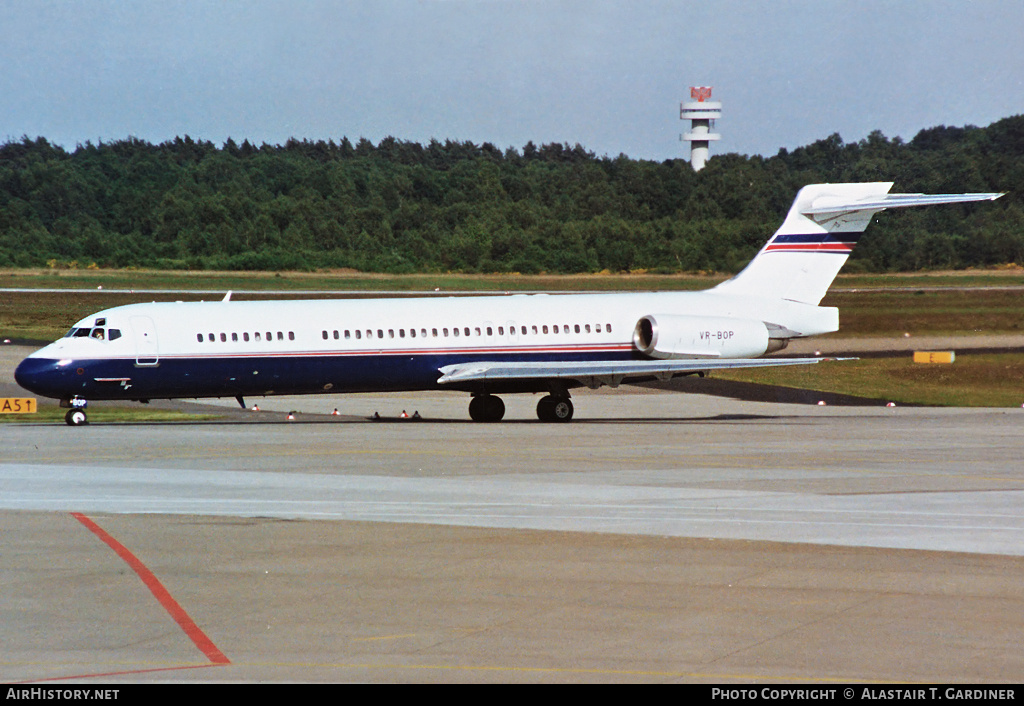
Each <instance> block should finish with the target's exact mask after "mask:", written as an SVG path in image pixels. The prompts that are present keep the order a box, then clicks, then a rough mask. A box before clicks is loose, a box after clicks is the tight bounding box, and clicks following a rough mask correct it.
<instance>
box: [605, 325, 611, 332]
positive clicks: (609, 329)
mask: <svg viewBox="0 0 1024 706" xmlns="http://www.w3.org/2000/svg"><path fill="white" fill-rule="evenodd" d="M604 330H605V333H611V332H612V325H611V324H605V325H604Z"/></svg>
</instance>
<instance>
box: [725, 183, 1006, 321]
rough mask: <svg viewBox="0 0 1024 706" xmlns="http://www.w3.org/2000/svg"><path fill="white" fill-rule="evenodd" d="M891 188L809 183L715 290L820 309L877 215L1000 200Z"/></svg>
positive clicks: (997, 195) (987, 196) (990, 195)
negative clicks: (741, 265) (751, 254)
mask: <svg viewBox="0 0 1024 706" xmlns="http://www.w3.org/2000/svg"><path fill="white" fill-rule="evenodd" d="M892 185H893V182H891V181H883V182H873V183H863V184H811V185H809V186H805V187H804V188H802V189H800V192H799V193H798V194H797V196H796V200H795V201H793V206H792V207H791V208H790V209H789V215H788V216H786V220H785V222H784V223H783V224H782V227H781V228H779V229H778V230H777V231H776V232H775V235H774V236H772V238H771V240H769V241H768V243H767V244H766V245H765V246H764V247H763V248H761V251H760V252H759V253H758V254H757V256H756V257H755V258H754V259H753V260H751V261H750V264H748V265H747V266H746V268H744V269H743V271H741V272H740V273H739V274H737V275H736V276H735V277H733V278H732V279H730V280H727V281H725V282H723V283H722V284H720V285H718V287H716V288H715V289H716V291H719V292H722V293H726V294H738V295H747V296H757V297H767V298H772V299H781V300H786V301H793V302H800V303H803V304H811V305H817V304H818V303H819V302H820V301H821V299H822V297H824V296H825V293H826V292H827V291H828V288H829V286H830V285H831V284H832V281H833V280H834V279H835V277H836V275H837V274H839V270H840V268H842V266H843V264H844V263H845V262H846V258H848V257H849V256H850V253H851V252H852V251H853V248H854V246H855V245H856V244H857V240H858V239H859V238H860V234H861V233H863V232H864V230H865V229H866V228H867V226H868V223H870V222H871V219H872V218H873V217H874V215H875V214H876V213H878V212H879V211H884V210H885V209H887V208H904V207H907V206H932V205H935V204H943V203H960V202H965V201H992V200H995V199H997V198H999V197H1000V196H1002V194H934V195H927V194H890V193H889V189H891V188H892Z"/></svg>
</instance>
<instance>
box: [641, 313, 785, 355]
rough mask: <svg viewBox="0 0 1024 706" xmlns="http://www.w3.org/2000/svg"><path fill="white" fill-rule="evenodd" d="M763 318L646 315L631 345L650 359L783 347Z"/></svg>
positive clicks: (750, 352)
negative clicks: (760, 319)
mask: <svg viewBox="0 0 1024 706" xmlns="http://www.w3.org/2000/svg"><path fill="white" fill-rule="evenodd" d="M787 342H788V341H784V340H776V339H771V338H770V335H769V327H768V325H767V324H765V323H764V322H763V321H754V320H751V319H733V318H728V317H721V316H676V315H672V314H649V315H647V316H644V317H643V318H641V319H640V320H639V321H637V323H636V328H635V329H634V330H633V346H634V347H635V348H636V349H637V350H638V351H640V352H641V353H644V354H645V355H648V356H650V357H652V358H659V359H666V358H756V357H758V356H761V355H764V354H765V353H767V352H771V351H776V350H779V349H780V348H784V347H785V344H786V343H787Z"/></svg>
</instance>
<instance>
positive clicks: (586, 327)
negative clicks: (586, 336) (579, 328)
mask: <svg viewBox="0 0 1024 706" xmlns="http://www.w3.org/2000/svg"><path fill="white" fill-rule="evenodd" d="M584 328H585V329H587V333H590V324H587V325H586V326H584Z"/></svg>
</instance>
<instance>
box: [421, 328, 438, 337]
mask: <svg viewBox="0 0 1024 706" xmlns="http://www.w3.org/2000/svg"><path fill="white" fill-rule="evenodd" d="M434 335H435V336H436V335H437V332H436V331H435V332H434ZM426 337H427V330H426V329H425V328H421V329H420V338H426Z"/></svg>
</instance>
